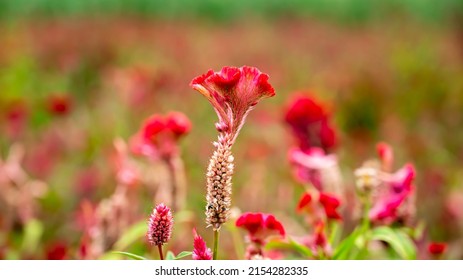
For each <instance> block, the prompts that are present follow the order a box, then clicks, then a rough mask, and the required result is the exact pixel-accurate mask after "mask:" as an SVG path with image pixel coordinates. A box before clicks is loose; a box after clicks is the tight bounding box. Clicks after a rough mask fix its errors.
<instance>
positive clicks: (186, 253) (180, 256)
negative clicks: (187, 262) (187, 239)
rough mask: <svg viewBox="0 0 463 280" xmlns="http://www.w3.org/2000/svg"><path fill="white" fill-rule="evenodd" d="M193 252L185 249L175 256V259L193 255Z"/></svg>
mask: <svg viewBox="0 0 463 280" xmlns="http://www.w3.org/2000/svg"><path fill="white" fill-rule="evenodd" d="M192 254H193V252H190V251H183V252H180V253H179V254H178V255H177V256H176V257H175V259H176V260H179V259H183V258H184V257H188V256H191V255H192Z"/></svg>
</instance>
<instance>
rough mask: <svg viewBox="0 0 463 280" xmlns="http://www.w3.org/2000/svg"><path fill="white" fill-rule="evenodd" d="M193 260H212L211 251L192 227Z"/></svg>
mask: <svg viewBox="0 0 463 280" xmlns="http://www.w3.org/2000/svg"><path fill="white" fill-rule="evenodd" d="M193 234H194V236H195V237H194V241H193V255H192V257H193V260H212V251H211V249H209V248H207V245H206V242H205V241H204V239H203V238H202V237H201V236H200V235H199V234H198V233H197V232H196V230H195V229H193Z"/></svg>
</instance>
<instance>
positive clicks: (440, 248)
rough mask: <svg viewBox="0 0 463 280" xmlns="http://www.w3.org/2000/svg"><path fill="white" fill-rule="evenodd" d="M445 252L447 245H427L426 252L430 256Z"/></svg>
mask: <svg viewBox="0 0 463 280" xmlns="http://www.w3.org/2000/svg"><path fill="white" fill-rule="evenodd" d="M446 250H447V243H444V242H431V243H429V245H428V252H429V253H430V254H431V255H442V254H443V253H445V251H446Z"/></svg>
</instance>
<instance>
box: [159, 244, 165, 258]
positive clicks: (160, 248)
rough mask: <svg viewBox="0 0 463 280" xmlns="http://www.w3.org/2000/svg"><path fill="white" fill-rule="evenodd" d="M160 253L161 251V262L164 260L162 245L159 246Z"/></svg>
mask: <svg viewBox="0 0 463 280" xmlns="http://www.w3.org/2000/svg"><path fill="white" fill-rule="evenodd" d="M158 251H159V258H160V259H161V260H164V255H163V254H162V245H161V244H159V245H158Z"/></svg>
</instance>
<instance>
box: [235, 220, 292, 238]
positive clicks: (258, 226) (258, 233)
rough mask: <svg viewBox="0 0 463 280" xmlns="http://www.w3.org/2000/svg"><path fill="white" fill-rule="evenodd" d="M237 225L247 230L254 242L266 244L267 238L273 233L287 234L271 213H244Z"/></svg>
mask: <svg viewBox="0 0 463 280" xmlns="http://www.w3.org/2000/svg"><path fill="white" fill-rule="evenodd" d="M235 225H236V226H237V227H240V228H243V229H245V230H247V232H248V236H249V240H250V241H251V242H253V243H258V244H264V243H265V239H266V238H267V237H269V236H272V235H280V236H282V237H284V236H285V229H284V227H283V225H282V224H281V222H280V221H278V220H277V219H276V218H275V216H273V215H271V214H264V213H244V214H242V215H241V216H240V217H239V218H238V219H237V220H236V224H235Z"/></svg>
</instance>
